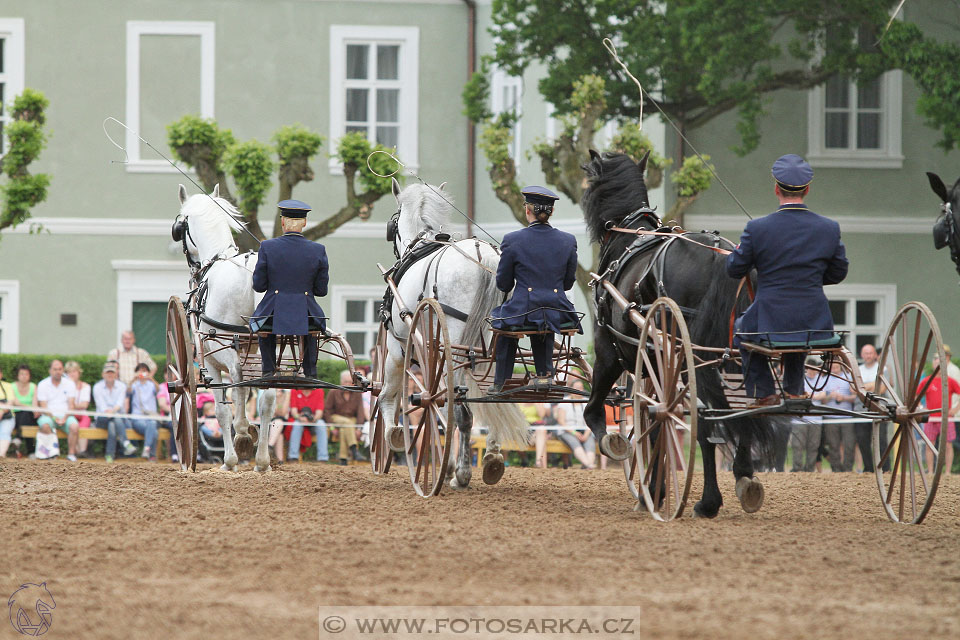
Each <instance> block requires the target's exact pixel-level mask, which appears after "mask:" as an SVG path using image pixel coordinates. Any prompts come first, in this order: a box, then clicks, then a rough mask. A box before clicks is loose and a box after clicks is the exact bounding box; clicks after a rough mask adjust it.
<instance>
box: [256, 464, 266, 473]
mask: <svg viewBox="0 0 960 640" xmlns="http://www.w3.org/2000/svg"><path fill="white" fill-rule="evenodd" d="M253 470H254V471H259V472H261V473H266V472H267V471H270V465H267V466H265V467H261V466H260V465H257V466H255V467H254V468H253Z"/></svg>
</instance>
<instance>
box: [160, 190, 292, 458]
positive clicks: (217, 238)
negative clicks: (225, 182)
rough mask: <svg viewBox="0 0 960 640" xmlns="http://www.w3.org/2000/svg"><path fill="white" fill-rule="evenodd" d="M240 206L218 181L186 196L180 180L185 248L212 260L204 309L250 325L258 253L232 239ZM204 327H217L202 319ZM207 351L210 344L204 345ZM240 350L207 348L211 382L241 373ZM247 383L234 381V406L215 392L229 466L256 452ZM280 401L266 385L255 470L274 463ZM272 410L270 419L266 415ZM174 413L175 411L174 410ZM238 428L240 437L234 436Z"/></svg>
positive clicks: (196, 257)
mask: <svg viewBox="0 0 960 640" xmlns="http://www.w3.org/2000/svg"><path fill="white" fill-rule="evenodd" d="M241 219H242V217H241V215H240V212H239V211H238V210H237V209H236V207H234V206H233V205H232V204H230V202H229V201H228V200H226V199H225V198H221V197H220V185H217V186H216V187H214V189H213V194H212V195H209V196H208V195H207V194H204V193H200V194H197V195H194V196H190V197H187V190H186V189H185V188H184V187H183V185H180V216H179V218H178V220H183V221H185V222H186V227H185V229H184V231H183V232H184V234H185V238H186V246H187V251H188V252H189V254H190V258H191V260H192V261H193V262H194V263H199V264H200V265H201V267H206V266H207V265H210V266H209V268H208V269H207V271H206V275H205V276H203V281H204V282H205V283H206V296H205V302H202V303H201V304H202V311H203V315H205V316H207V317H208V318H210V319H211V320H213V321H214V322H218V323H225V324H231V325H246V323H247V321H246V320H245V319H244V318H243V317H242V316H247V317H249V316H250V315H251V314H252V313H253V307H254V304H253V302H254V297H253V269H254V267H256V265H257V254H256V253H248V254H241V253H240V250H239V249H238V248H237V244H236V243H235V242H234V240H233V234H232V233H231V232H230V230H231V229H236V230H238V231H241V230H242V229H243V224H242V223H241V222H240V220H241ZM199 326H200V331H201V332H202V333H206V332H209V331H210V330H214V331H219V332H220V333H222V332H223V331H222V330H221V329H217V328H216V327H214V326H211V325H210V324H209V323H207V322H206V321H204V320H203V319H202V318H201V319H200V325H199ZM204 351H205V352H206V351H207V349H204ZM240 362H241V361H240V356H239V355H238V354H237V352H236V350H234V349H230V348H226V349H218V350H217V351H216V353H210V354H207V353H205V355H204V361H203V366H204V367H205V368H206V370H207V375H208V376H209V377H210V378H212V380H211V382H212V383H213V384H220V383H221V382H222V380H223V378H222V374H223V373H229V374H230V379H231V380H233V382H239V381H240V380H242V379H243V377H242V373H241V371H240ZM248 393H249V389H248V388H247V387H233V393H232V401H233V412H232V414H231V411H230V405H228V404H225V402H224V401H225V399H226V392H225V390H224V389H217V390H216V391H215V393H214V396H215V398H216V402H217V420H218V421H219V422H220V428H221V429H222V431H223V444H224V456H223V467H221V468H222V469H224V470H227V471H236V469H237V462H238V452H240V453H241V454H243V455H244V457H245V458H246V457H249V455H250V454H251V453H253V437H252V436H251V435H250V433H249V430H250V423H249V421H248V420H247V416H246V412H245V411H244V408H245V406H246V401H247V394H248ZM275 403H276V392H275V391H274V390H273V389H268V390H267V391H266V392H265V393H264V394H263V397H262V398H261V399H260V416H261V423H260V433H259V441H258V443H257V454H256V470H257V471H268V470H269V469H270V450H269V446H268V442H267V441H268V440H269V439H270V438H269V433H268V431H269V428H270V419H269V417H272V416H273V410H274V405H275ZM263 416H268V419H263V418H262V417H263ZM174 417H175V418H176V416H174ZM233 428H236V431H237V435H236V438H233V437H232V436H231V434H232V431H233Z"/></svg>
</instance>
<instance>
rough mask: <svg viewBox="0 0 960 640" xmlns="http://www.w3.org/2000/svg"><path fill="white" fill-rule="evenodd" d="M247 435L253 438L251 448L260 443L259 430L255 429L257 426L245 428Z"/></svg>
mask: <svg viewBox="0 0 960 640" xmlns="http://www.w3.org/2000/svg"><path fill="white" fill-rule="evenodd" d="M247 433H248V434H249V435H250V437H251V438H253V446H257V443H259V442H260V429H258V428H257V425H255V424H252V425H250V426H249V427H247Z"/></svg>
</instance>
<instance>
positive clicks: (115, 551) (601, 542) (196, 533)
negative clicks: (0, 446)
mask: <svg viewBox="0 0 960 640" xmlns="http://www.w3.org/2000/svg"><path fill="white" fill-rule="evenodd" d="M760 477H761V478H762V480H763V482H764V484H765V486H766V502H765V504H764V506H763V509H762V510H761V511H760V512H759V513H756V514H752V515H748V514H746V513H744V512H743V511H742V510H741V509H740V507H739V503H738V502H737V500H736V498H735V496H734V491H733V480H732V475H731V474H729V473H725V474H723V476H722V479H721V488H722V489H723V491H724V499H725V505H724V508H723V509H722V510H721V513H720V516H719V517H718V518H717V519H716V520H713V521H705V520H694V519H692V518H690V517H688V516H687V515H686V514H685V516H684V518H683V519H682V521H676V522H673V523H669V524H662V523H657V522H654V521H652V520H651V518H650V517H649V516H647V515H646V514H645V513H635V512H633V511H632V510H631V506H632V502H631V499H630V497H629V494H628V493H627V490H626V487H625V485H624V483H623V476H622V473H621V472H620V471H619V469H618V468H617V469H610V470H607V471H605V472H599V471H597V472H591V471H583V470H567V471H564V470H559V469H548V470H534V469H521V468H513V467H511V468H508V469H507V472H506V474H505V476H504V478H503V480H502V481H501V483H500V484H499V485H497V486H493V487H488V486H485V485H483V484H482V483H479V474H477V473H475V474H474V481H473V483H472V488H471V489H469V490H467V491H464V492H454V491H452V490H445V491H444V493H443V494H442V495H441V496H440V497H438V498H432V499H430V500H423V499H421V498H417V497H416V496H415V495H414V493H413V490H412V488H411V487H410V485H409V479H408V477H407V472H406V469H405V468H403V467H401V468H400V469H396V470H393V471H391V473H390V475H389V476H387V477H376V476H374V475H372V473H371V472H370V470H369V467H367V466H352V467H347V468H343V467H337V466H331V465H313V464H301V465H286V466H284V467H281V468H279V469H278V470H275V471H272V472H271V473H269V474H267V475H260V474H257V473H255V472H253V471H244V472H241V473H238V474H226V473H222V472H219V471H214V470H211V469H206V470H204V471H202V472H198V473H196V474H184V473H180V472H179V471H176V470H175V469H174V468H172V467H170V466H167V465H151V464H146V463H133V462H131V463H117V464H113V465H109V466H108V465H106V464H104V463H102V462H99V461H94V462H81V463H78V464H71V463H68V462H66V461H63V462H60V461H51V462H36V461H4V462H2V464H0V505H2V512H3V518H2V520H0V540H2V543H0V547H2V549H3V551H2V552H0V557H2V560H0V577H2V579H0V598H5V597H7V594H8V593H12V592H13V591H14V590H15V589H17V588H18V586H19V585H20V584H21V583H25V582H34V583H40V582H43V581H46V583H47V586H48V588H49V589H50V591H51V593H52V594H53V596H54V597H55V599H56V609H55V610H54V612H53V624H52V625H51V628H50V631H49V633H47V634H46V635H45V637H46V638H83V639H86V638H124V639H127V638H214V637H216V638H221V637H222V638H317V637H318V633H319V629H318V624H319V623H318V615H317V608H318V606H320V605H360V604H424V605H425V604H482V605H503V604H518V605H523V604H531V605H594V604H613V605H630V606H633V607H635V612H636V618H637V624H638V625H639V627H638V628H637V634H636V635H634V636H632V637H635V638H654V637H656V638H674V637H675V638H711V639H723V638H841V637H844V638H862V637H866V638H871V640H879V639H881V638H898V639H899V638H922V639H924V640H931V639H935V638H947V637H953V638H955V637H957V636H956V634H957V633H958V629H960V478H957V477H945V478H944V480H943V482H942V484H941V488H940V491H939V493H938V495H937V501H936V503H935V504H934V507H933V510H932V512H931V514H930V515H929V516H928V518H927V520H926V522H925V523H924V524H922V525H920V526H903V525H895V524H893V523H891V522H889V521H888V520H887V518H886V516H885V515H884V513H883V511H882V509H881V507H880V504H879V497H878V492H877V488H876V484H875V481H874V478H873V476H872V475H855V474H823V475H815V474H789V473H787V474H764V475H761V476H760ZM698 480H699V478H697V479H696V480H695V487H694V490H693V492H692V493H691V495H699V486H696V485H698V484H699V482H698ZM691 504H692V502H691ZM688 512H689V507H688ZM20 637H24V636H21V635H19V634H18V633H17V632H16V631H15V630H14V629H13V628H12V627H11V626H10V624H9V623H8V622H6V621H0V639H2V638H20ZM322 637H335V636H322Z"/></svg>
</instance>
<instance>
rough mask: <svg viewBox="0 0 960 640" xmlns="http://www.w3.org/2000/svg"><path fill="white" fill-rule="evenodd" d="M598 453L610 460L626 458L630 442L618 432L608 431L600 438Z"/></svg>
mask: <svg viewBox="0 0 960 640" xmlns="http://www.w3.org/2000/svg"><path fill="white" fill-rule="evenodd" d="M600 453H602V454H603V455H605V456H607V457H608V458H610V459H611V460H626V459H627V458H629V457H630V443H629V442H627V440H626V438H624V437H623V436H621V435H620V434H619V433H608V434H607V435H605V436H603V438H602V439H601V440H600Z"/></svg>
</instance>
